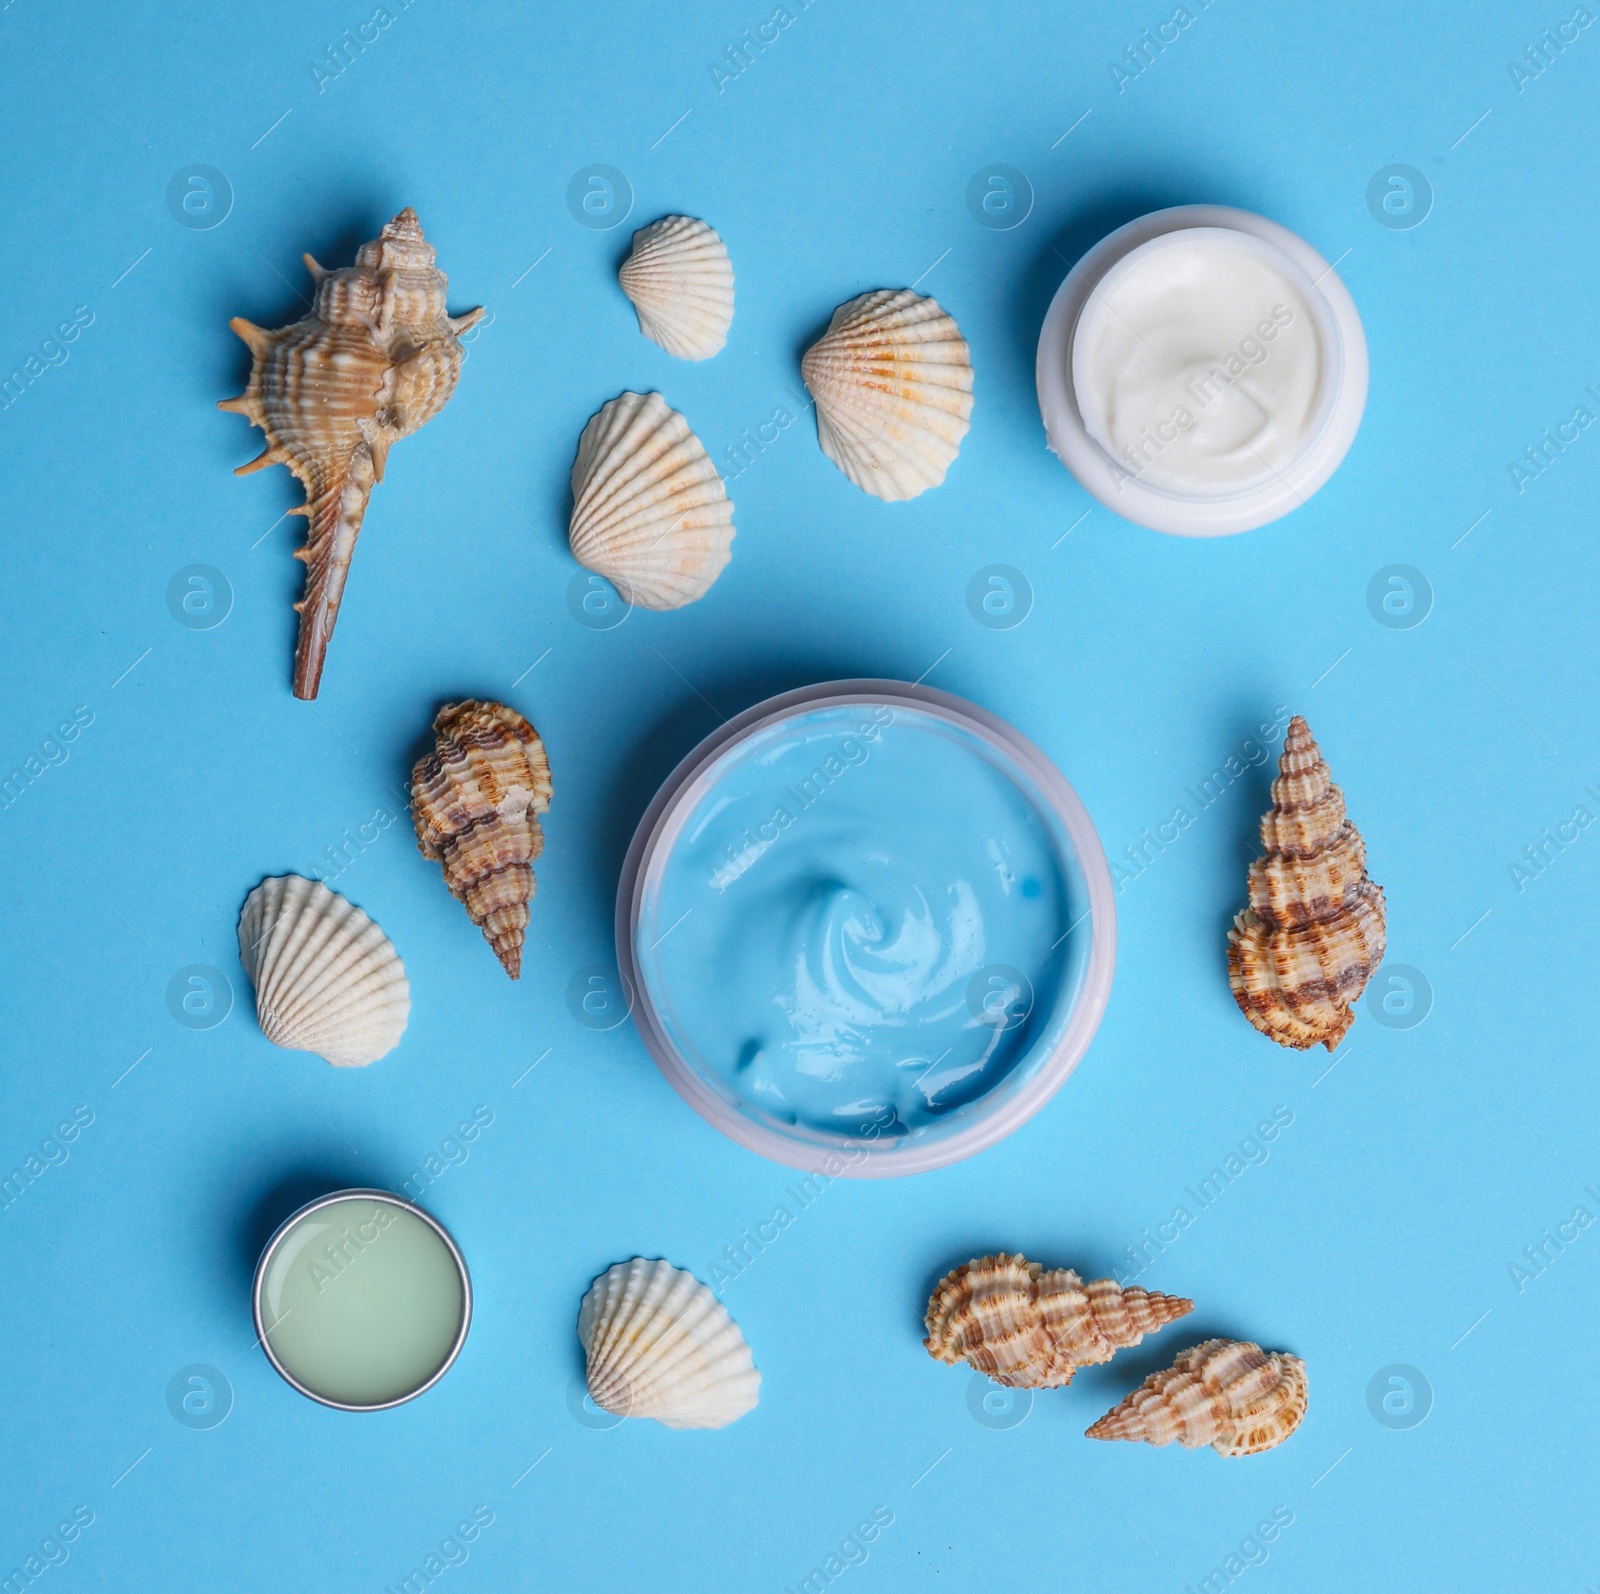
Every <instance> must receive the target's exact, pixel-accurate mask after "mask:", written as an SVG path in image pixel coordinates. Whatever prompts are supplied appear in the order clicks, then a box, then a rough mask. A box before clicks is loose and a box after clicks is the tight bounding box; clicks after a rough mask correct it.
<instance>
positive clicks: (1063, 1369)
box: [922, 1252, 1194, 1389]
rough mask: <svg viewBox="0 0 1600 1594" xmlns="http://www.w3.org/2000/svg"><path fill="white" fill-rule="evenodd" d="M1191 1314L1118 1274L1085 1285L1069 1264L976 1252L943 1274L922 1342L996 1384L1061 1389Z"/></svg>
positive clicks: (1180, 1302) (1184, 1303) (1187, 1304)
mask: <svg viewBox="0 0 1600 1594" xmlns="http://www.w3.org/2000/svg"><path fill="white" fill-rule="evenodd" d="M1193 1310H1194V1302H1193V1301H1188V1300H1184V1299H1182V1298H1181V1297H1179V1296H1174V1295H1157V1294H1155V1293H1153V1292H1152V1291H1150V1290H1145V1289H1141V1288H1140V1287H1139V1286H1138V1285H1129V1286H1127V1287H1126V1288H1124V1287H1123V1286H1122V1285H1120V1284H1118V1283H1117V1282H1116V1280H1115V1279H1093V1280H1091V1281H1090V1282H1089V1283H1087V1284H1085V1283H1084V1282H1083V1280H1082V1279H1080V1278H1079V1277H1078V1275H1077V1274H1076V1273H1074V1272H1073V1271H1072V1269H1071V1268H1065V1267H1064V1268H1056V1269H1054V1270H1051V1271H1046V1270H1045V1269H1044V1268H1043V1267H1041V1266H1040V1264H1039V1263H1037V1262H1030V1261H1028V1260H1027V1258H1026V1257H1023V1256H1007V1255H1005V1253H1004V1252H1002V1253H1001V1254H1000V1255H998V1256H984V1257H978V1258H976V1259H975V1260H973V1261H971V1262H964V1263H962V1265H961V1266H960V1267H958V1268H956V1269H955V1270H954V1271H953V1272H951V1273H947V1274H946V1275H945V1276H944V1277H943V1278H942V1279H940V1280H939V1283H938V1285H937V1286H936V1287H935V1289H934V1292H933V1295H932V1297H931V1298H930V1300H929V1301H928V1313H927V1329H928V1337H927V1338H926V1339H925V1340H923V1342H922V1343H923V1345H924V1347H925V1348H926V1350H927V1352H928V1354H929V1355H930V1356H932V1357H933V1358H934V1359H935V1360H936V1361H941V1362H946V1363H949V1364H951V1365H954V1364H955V1363H956V1362H962V1361H964V1362H966V1363H967V1364H968V1365H969V1366H971V1367H974V1368H976V1369H977V1370H978V1371H979V1372H981V1373H987V1374H988V1375H989V1377H990V1378H992V1379H993V1380H994V1381H995V1382H996V1383H997V1384H1008V1385H1010V1386H1011V1387H1012V1388H1016V1389H1057V1388H1060V1387H1061V1386H1062V1385H1064V1384H1069V1383H1071V1382H1072V1375H1073V1374H1074V1373H1075V1372H1077V1370H1078V1369H1079V1368H1080V1367H1090V1366H1093V1365H1095V1364H1096V1363H1098V1362H1108V1361H1110V1360H1111V1358H1112V1357H1113V1356H1114V1355H1115V1354H1116V1353H1117V1352H1118V1351H1119V1350H1123V1349H1126V1348H1127V1347H1128V1346H1130V1345H1137V1344H1138V1343H1139V1341H1140V1340H1141V1339H1143V1338H1144V1336H1145V1335H1146V1334H1153V1333H1155V1331H1156V1330H1157V1329H1158V1328H1161V1327H1162V1326H1163V1325H1164V1324H1167V1323H1170V1322H1172V1321H1173V1320H1174V1319H1175V1318H1179V1317H1182V1316H1184V1314H1185V1313H1187V1312H1192V1311H1193Z"/></svg>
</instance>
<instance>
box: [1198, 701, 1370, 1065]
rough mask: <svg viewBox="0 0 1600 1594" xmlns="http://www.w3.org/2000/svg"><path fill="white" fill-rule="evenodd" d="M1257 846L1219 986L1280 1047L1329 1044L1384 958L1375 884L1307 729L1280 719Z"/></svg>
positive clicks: (1364, 853) (1297, 722) (1338, 1037)
mask: <svg viewBox="0 0 1600 1594" xmlns="http://www.w3.org/2000/svg"><path fill="white" fill-rule="evenodd" d="M1261 844H1262V846H1263V847H1264V848H1265V849H1266V855H1265V856H1264V857H1261V858H1258V859H1257V860H1256V861H1255V862H1254V863H1253V864H1251V866H1250V876H1249V887H1250V906H1249V907H1248V908H1246V909H1245V911H1244V912H1243V913H1241V914H1239V915H1237V917H1236V918H1235V919H1234V924H1233V928H1232V929H1231V930H1230V931H1229V932H1228V986H1229V989H1230V990H1232V992H1233V997H1234V1000H1235V1001H1236V1002H1237V1003H1238V1004H1239V1009H1240V1011H1241V1012H1242V1013H1243V1014H1244V1016H1245V1017H1246V1018H1247V1019H1249V1020H1250V1022H1251V1023H1252V1024H1253V1025H1254V1026H1255V1027H1256V1028H1257V1029H1258V1030H1260V1031H1261V1033H1262V1034H1263V1035H1266V1036H1269V1037H1270V1038H1271V1039H1272V1040H1275V1041H1277V1042H1278V1044H1279V1045H1280V1046H1292V1047H1294V1048H1296V1049H1297V1050H1302V1051H1303V1050H1305V1049H1306V1048H1307V1047H1310V1046H1315V1045H1316V1044H1317V1043H1318V1042H1319V1041H1320V1042H1321V1043H1322V1044H1323V1045H1324V1046H1326V1047H1327V1048H1328V1050H1329V1051H1330V1052H1331V1051H1333V1050H1334V1048H1335V1047H1337V1046H1338V1044H1339V1042H1340V1041H1341V1040H1342V1039H1343V1038H1344V1034H1345V1031H1346V1030H1348V1029H1349V1028H1350V1025H1351V1023H1352V1022H1353V1021H1354V1018H1355V1012H1354V1007H1355V1003H1356V1002H1357V1001H1358V1000H1359V999H1360V996H1361V993H1362V991H1363V990H1365V989H1366V985H1367V981H1368V979H1369V978H1370V977H1371V975H1372V971H1373V970H1374V969H1376V968H1377V967H1378V965H1379V964H1380V963H1381V962H1382V961H1383V952H1384V944H1385V909H1384V900H1383V888H1382V887H1381V886H1378V885H1375V884H1374V883H1373V882H1372V881H1371V880H1369V879H1368V878H1367V850H1366V846H1365V844H1364V843H1363V842H1362V840H1361V834H1360V832H1359V831H1358V830H1357V829H1356V827H1355V825H1354V824H1353V823H1352V822H1351V821H1350V820H1349V819H1348V818H1347V817H1346V815H1345V808H1344V793H1343V792H1342V791H1340V790H1339V788H1338V787H1337V786H1335V785H1334V784H1333V780H1332V778H1331V776H1330V775H1329V773H1328V765H1327V762H1326V760H1325V759H1324V758H1323V756H1322V752H1321V750H1320V749H1319V748H1318V746H1317V744H1316V742H1315V741H1313V740H1312V736H1311V730H1310V728H1309V727H1308V726H1307V724H1306V722H1305V720H1304V719H1303V718H1302V717H1301V716H1300V715H1298V714H1296V715H1295V717H1294V718H1293V719H1292V720H1290V721H1289V731H1288V735H1287V736H1286V737H1285V738H1284V745H1283V754H1282V756H1281V757H1280V758H1279V760H1278V778H1277V779H1276V780H1275V781H1273V783H1272V807H1271V809H1270V810H1268V812H1267V814H1266V815H1265V817H1264V818H1263V819H1262V821H1261Z"/></svg>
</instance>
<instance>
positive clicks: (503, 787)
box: [411, 701, 550, 979]
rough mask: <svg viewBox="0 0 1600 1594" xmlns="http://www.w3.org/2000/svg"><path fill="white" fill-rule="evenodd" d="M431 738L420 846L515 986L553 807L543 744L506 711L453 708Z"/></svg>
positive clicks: (423, 771) (468, 705) (415, 797)
mask: <svg viewBox="0 0 1600 1594" xmlns="http://www.w3.org/2000/svg"><path fill="white" fill-rule="evenodd" d="M433 735H434V750H433V751H432V752H431V753H427V754H425V755H424V756H423V757H421V758H419V759H418V760H417V764H416V768H415V769H413V770H412V772H411V813H412V818H413V819H414V820H415V822H416V827H417V845H418V846H419V847H420V848H421V849H422V853H423V856H424V857H427V858H433V859H435V860H437V861H438V862H439V863H440V864H441V865H442V866H443V868H444V881H445V884H446V885H447V886H449V888H450V891H451V894H452V895H453V896H455V897H456V899H457V900H458V901H460V902H462V903H463V904H464V905H465V906H466V910H467V914H468V916H469V917H470V918H471V920H472V922H473V923H474V924H475V925H477V926H478V928H479V929H480V930H482V931H483V935H484V939H485V940H486V941H487V942H488V943H489V945H490V946H491V947H493V948H494V955H495V956H496V957H497V958H499V959H500V962H501V963H502V964H503V965H504V967H505V971H506V973H507V974H509V975H510V976H511V978H512V979H516V978H517V976H518V975H519V974H520V973H521V972H522V943H523V939H524V937H525V934H526V931H527V927H528V904H529V903H530V902H532V900H533V893H534V878H533V861H534V859H536V858H537V857H538V856H539V853H540V852H541V850H542V849H543V847H544V833H543V832H542V831H541V830H540V828H539V820H538V815H540V814H542V813H543V812H544V811H545V810H546V809H547V808H548V807H549V806H550V764H549V761H548V759H547V758H546V757H545V751H544V743H543V742H542V741H541V740H540V739H539V733H538V732H537V731H536V730H534V728H533V727H532V726H531V725H530V724H529V723H528V722H527V720H525V719H524V718H523V717H522V716H521V715H520V714H519V713H518V712H517V711H516V710H515V709H514V708H507V707H506V705H505V704H504V703H477V702H472V701H467V702H464V703H446V704H445V706H444V707H443V708H442V709H440V710H439V712H438V714H437V716H436V717H435V718H434V722H433Z"/></svg>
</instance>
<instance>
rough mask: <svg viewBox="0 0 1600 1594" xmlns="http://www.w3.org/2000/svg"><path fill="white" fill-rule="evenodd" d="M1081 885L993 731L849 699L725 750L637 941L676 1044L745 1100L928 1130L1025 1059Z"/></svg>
mask: <svg viewBox="0 0 1600 1594" xmlns="http://www.w3.org/2000/svg"><path fill="white" fill-rule="evenodd" d="M1080 892H1081V880H1080V877H1079V875H1078V873H1077V866H1076V863H1075V861H1074V859H1073V857H1072V853H1071V849H1070V846H1069V845H1068V844H1067V843H1066V841H1065V838H1064V836H1063V835H1062V834H1061V832H1060V826H1059V821H1057V820H1055V819H1054V817H1053V816H1052V815H1050V813H1049V811H1048V807H1047V805H1045V804H1043V803H1042V802H1041V801H1040V800H1039V798H1038V796H1037V794H1036V793H1035V792H1034V791H1033V790H1032V788H1031V784H1030V782H1029V780H1028V777H1027V776H1026V775H1025V774H1024V773H1023V772H1022V771H1021V770H1020V768H1017V767H1015V766H1013V765H1011V764H1010V763H1009V761H1008V760H1006V759H1004V758H1003V756H1002V755H1000V754H999V753H998V752H997V751H996V750H995V749H994V748H992V747H991V746H989V745H988V744H987V743H985V742H982V741H980V740H979V739H978V738H977V737H975V736H973V735H972V734H971V733H970V732H968V731H966V730H965V729H963V728H961V727H958V726H956V725H953V724H951V723H950V722H948V721H946V720H944V719H942V718H940V717H938V716H936V715H934V714H932V713H924V712H921V711H916V710H910V709H907V708H906V707H904V706H896V707H890V706H889V705H887V704H878V705H866V706H860V705H853V706H848V707H840V706H835V707H829V708H821V709H817V710H814V711H811V712H809V713H804V714H801V715H799V716H796V717H795V718H793V719H790V720H786V721H783V722H780V723H779V724H777V725H775V726H772V727H769V728H768V729H767V730H765V731H763V732H759V733H757V734H755V735H754V736H752V737H750V738H748V739H747V740H745V741H743V742H741V743H739V744H737V745H736V746H735V747H734V748H732V749H731V750H730V751H729V752H728V753H727V754H725V755H724V757H723V759H722V760H721V761H720V762H719V763H718V765H716V766H714V768H713V771H712V778H711V779H710V781H709V784H708V785H707V786H706V788H705V789H704V790H703V791H702V792H701V793H700V794H699V797H698V800H697V801H696V803H695V804H694V806H693V808H692V809H691V811H690V812H689V813H688V815H687V817H686V819H685V820H684V822H683V824H682V826H681V829H680V830H679V831H678V833H677V835H676V838H675V839H674V841H673V843H672V845H671V847H670V850H669V851H668V853H667V855H666V857H665V860H664V862H662V863H660V864H659V865H658V866H657V867H655V868H654V869H653V870H652V872H651V876H650V877H649V878H648V879H647V882H646V890H645V896H644V903H643V910H642V913H641V918H640V922H639V926H638V932H637V937H636V944H635V954H636V957H637V959H638V966H639V970H640V975H641V978H642V979H643V981H644V983H645V985H646V988H647V990H648V992H649V995H650V998H651V1002H652V1004H653V1006H654V1007H655V1009H656V1012H657V1014H658V1017H659V1018H660V1020H661V1023H662V1026H663V1028H664V1029H665V1030H666V1032H667V1034H668V1035H669V1037H670V1038H671V1039H672V1041H673V1043H674V1044H675V1045H676V1047H677V1048H678V1050H679V1051H680V1053H682V1054H683V1056H684V1057H685V1059H686V1060H687V1061H688V1062H689V1063H690V1065H691V1066H692V1067H694V1068H695V1069H696V1070H697V1071H699V1072H700V1073H701V1074H702V1075H703V1076H704V1077H705V1078H706V1079H708V1080H709V1081H711V1082H713V1083H714V1085H715V1086H716V1087H717V1088H718V1089H719V1090H720V1091H721V1092H722V1093H723V1094H724V1095H726V1096H728V1097H731V1098H732V1099H734V1100H735V1101H736V1102H737V1103H738V1104H739V1105H740V1106H741V1107H743V1109H744V1110H746V1111H751V1112H754V1113H756V1114H757V1115H758V1116H765V1117H768V1118H770V1119H771V1120H773V1121H775V1122H777V1123H781V1124H790V1125H795V1124H798V1125H804V1126H807V1127H810V1128H813V1129H819V1130H827V1131H832V1132H836V1133H837V1132H845V1133H849V1132H860V1131H862V1130H863V1129H864V1128H865V1127H866V1126H868V1125H872V1126H875V1132H877V1133H884V1132H887V1133H889V1134H906V1133H909V1132H913V1131H915V1130H917V1129H919V1128H923V1127H925V1126H928V1125H930V1124H933V1123H935V1122H937V1121H938V1120H940V1119H941V1118H943V1117H945V1116H946V1115H948V1114H949V1113H950V1112H952V1111H953V1110H955V1109H957V1108H959V1107H961V1106H963V1105H965V1104H966V1103H968V1102H971V1101H973V1100H975V1099H976V1098H977V1097H979V1096H982V1095H984V1094H986V1093H987V1092H988V1091H989V1090H991V1089H993V1088H994V1087H995V1086H996V1085H997V1084H999V1083H1000V1082H1001V1081H1002V1080H1005V1079H1006V1078H1008V1077H1010V1076H1011V1075H1012V1074H1013V1073H1014V1072H1015V1071H1017V1070H1018V1068H1019V1066H1021V1065H1024V1064H1025V1062H1026V1060H1027V1059H1028V1057H1029V1054H1030V1052H1031V1051H1032V1050H1033V1049H1034V1046H1035V1043H1036V1042H1037V1041H1038V1040H1039V1038H1040V1036H1041V1035H1042V1034H1043V1033H1044V1031H1045V1029H1046V1028H1047V1026H1048V1024H1049V1021H1050V1019H1051V1016H1052V1014H1053V1013H1054V1012H1055V1011H1056V1009H1057V1007H1058V1005H1059V999H1060V998H1061V997H1062V996H1063V995H1064V994H1065V995H1068V996H1070V994H1071V992H1072V991H1073V990H1075V989H1076V987H1077V985H1078V984H1079V983H1080V982H1081V979H1082V973H1083V965H1084V960H1085V956H1086V943H1087V939H1088V938H1087V936H1086V935H1081V936H1080V935H1071V934H1069V933H1068V932H1069V927H1070V926H1071V925H1072V923H1073V916H1072V909H1073V906H1074V902H1075V901H1076V899H1077V898H1078V896H1079V894H1080ZM1079 911H1080V912H1081V908H1080V909H1079Z"/></svg>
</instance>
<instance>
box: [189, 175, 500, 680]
mask: <svg viewBox="0 0 1600 1594" xmlns="http://www.w3.org/2000/svg"><path fill="white" fill-rule="evenodd" d="M305 262H306V266H307V268H308V269H309V270H310V272H311V275H312V277H313V278H314V279H315V281H316V285H317V294H316V300H315V302H314V304H313V305H312V309H311V313H310V314H309V315H307V316H305V317H304V318H302V319H301V320H299V321H296V322H294V323H293V325H291V326H286V327H280V328H278V330H277V331H268V330H266V329H265V328H263V327H258V326H254V325H252V324H251V323H250V322H249V321H246V320H245V319H244V318H243V317H242V316H235V317H234V318H233V320H232V321H230V322H229V323H228V324H229V326H231V327H232V328H233V330H234V331H235V332H237V333H238V334H239V336H240V337H241V338H243V339H244V341H245V342H246V343H247V344H249V346H250V353H251V355H252V356H253V358H252V360H251V365H250V381H249V383H248V385H247V386H246V388H245V390H244V392H243V393H241V394H240V395H239V397H238V398H231V399H223V400H222V402H221V403H220V404H219V406H218V408H219V409H224V410H230V411H232V412H233V413H235V414H238V415H243V416H246V417H248V419H249V421H250V423H251V425H252V426H259V427H260V428H261V430H262V431H263V432H264V433H265V434H266V439H267V446H266V448H265V449H264V450H263V451H262V452H261V453H260V454H259V455H257V457H256V458H255V459H253V460H251V461H250V463H249V464H248V465H241V466H240V467H239V468H238V470H237V471H236V472H235V475H239V476H243V475H245V474H247V473H248V472H250V471H253V470H261V469H263V468H264V467H265V466H268V465H280V464H281V465H287V466H288V467H289V469H290V470H291V471H293V472H294V474H295V475H296V476H297V477H298V478H299V480H300V484H301V486H302V487H304V488H305V493H306V501H305V503H304V504H303V505H301V506H300V507H298V508H296V509H293V510H291V511H290V513H291V514H296V515H304V516H305V517H306V520H307V522H308V524H307V527H306V540H305V543H304V545H303V546H302V547H300V548H298V549H296V551H295V557H296V558H297V559H301V560H304V561H305V566H306V585H305V592H304V594H303V596H302V597H301V599H300V601H299V602H298V603H296V604H295V608H296V610H297V611H298V612H299V615H300V636H299V640H298V642H297V643H296V645H295V655H294V695H295V696H296V697H298V698H314V697H315V696H316V695H317V688H318V685H319V684H320V682H321V679H322V664H323V660H324V658H325V657H326V655H327V651H328V640H329V638H330V637H331V636H332V635H333V627H334V622H335V621H336V620H337V619H338V617H339V605H340V603H341V602H342V600H343V598H344V585H345V578H346V577H347V576H348V575H349V572H350V556H351V554H352V553H353V552H354V551H355V545H356V537H357V535H358V534H359V533H360V530H361V521H362V517H363V516H364V515H365V514H366V511H367V500H368V499H369V498H370V497H371V496H372V489H373V486H374V484H375V483H377V482H380V481H382V480H383V469H384V464H385V461H386V460H387V458H388V454H389V448H390V446H391V445H392V444H393V443H394V442H395V440H396V439H397V438H401V437H405V436H407V435H409V434H410V433H412V432H414V431H416V430H417V429H418V427H420V426H422V425H423V424H424V423H426V422H427V421H430V420H432V419H433V417H434V416H435V415H437V414H438V413H439V411H440V410H442V409H443V408H444V406H445V404H446V402H447V401H448V400H449V398H450V395H451V393H453V392H454V391H455V385H456V378H457V377H458V376H459V375H460V374H461V359H462V353H461V344H460V341H459V334H460V333H462V332H465V331H466V330H467V329H468V328H469V327H471V326H474V325H476V323H477V321H478V318H479V317H480V316H481V315H482V314H483V311H482V310H469V311H468V312H467V313H466V314H465V315H462V316H457V317H455V318H454V319H452V318H451V317H450V316H449V315H447V314H446V313H445V288H446V281H445V275H444V273H443V272H442V271H440V270H438V269H437V268H436V267H435V265H434V253H433V250H432V248H431V247H430V246H429V244H428V241H427V240H426V239H425V238H424V237H423V236H422V226H421V224H420V223H419V222H418V220H417V215H416V212H415V211H414V210H412V209H411V208H410V206H407V207H406V209H404V210H402V211H401V212H400V214H399V215H398V216H396V217H395V218H394V220H393V221H391V222H390V223H389V224H388V226H386V227H385V228H384V229H383V231H382V233H381V234H380V235H379V236H378V237H377V238H375V239H373V240H372V242H371V243H365V244H363V245H362V246H361V247H360V249H358V250H357V251H356V263H355V264H354V265H353V266H346V267H343V268H342V269H340V270H338V271H328V270H326V269H325V268H324V267H322V266H319V265H318V264H317V262H316V261H315V260H313V259H312V258H311V256H310V255H307V256H306V257H305Z"/></svg>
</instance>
